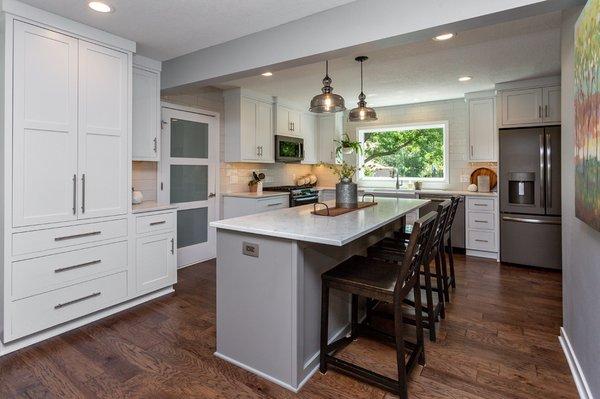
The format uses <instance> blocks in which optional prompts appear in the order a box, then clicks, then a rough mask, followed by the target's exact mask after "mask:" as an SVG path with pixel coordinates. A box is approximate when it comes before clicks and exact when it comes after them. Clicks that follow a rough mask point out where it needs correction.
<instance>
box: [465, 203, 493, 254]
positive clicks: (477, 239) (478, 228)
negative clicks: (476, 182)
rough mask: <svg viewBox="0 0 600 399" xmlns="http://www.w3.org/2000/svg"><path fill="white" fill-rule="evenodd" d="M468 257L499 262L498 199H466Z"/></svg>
mask: <svg viewBox="0 0 600 399" xmlns="http://www.w3.org/2000/svg"><path fill="white" fill-rule="evenodd" d="M466 203H467V206H466V215H465V224H466V226H467V227H466V247H467V248H466V249H467V255H472V256H479V257H483V258H491V259H496V260H499V254H498V248H499V234H498V232H499V229H498V198H497V197H481V196H467V197H466Z"/></svg>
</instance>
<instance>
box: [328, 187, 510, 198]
mask: <svg viewBox="0 0 600 399" xmlns="http://www.w3.org/2000/svg"><path fill="white" fill-rule="evenodd" d="M317 189H319V190H335V187H317ZM358 190H359V191H364V192H365V193H373V194H387V195H393V194H438V195H444V194H448V195H465V196H470V197H497V196H498V192H497V191H492V192H489V193H480V192H478V191H475V192H473V191H463V190H443V189H424V190H409V189H404V188H401V189H398V190H396V189H395V188H381V187H360V186H359V187H358Z"/></svg>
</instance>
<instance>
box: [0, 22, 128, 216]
mask: <svg viewBox="0 0 600 399" xmlns="http://www.w3.org/2000/svg"><path fill="white" fill-rule="evenodd" d="M13 52H14V61H13V69H14V78H13V91H14V99H13V115H14V116H13V123H14V129H13V135H12V136H13V149H12V150H13V151H12V153H13V173H12V176H13V198H12V200H13V207H12V210H13V225H14V226H28V225H35V224H42V223H52V222H64V221H72V220H76V219H83V218H89V217H99V216H110V215H116V214H124V213H126V212H127V209H128V199H129V192H128V182H127V177H128V169H129V165H128V162H127V161H128V140H127V137H128V101H127V98H128V92H129V85H128V76H129V75H128V65H129V64H128V54H127V53H124V52H120V51H116V50H113V49H110V48H107V47H103V46H99V45H97V44H92V43H88V42H86V41H83V40H78V39H75V38H72V37H69V36H65V35H62V34H59V33H56V32H54V31H51V30H47V29H44V28H41V27H38V26H34V25H30V24H28V23H24V22H20V21H15V23H14V50H13Z"/></svg>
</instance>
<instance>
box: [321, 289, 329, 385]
mask: <svg viewBox="0 0 600 399" xmlns="http://www.w3.org/2000/svg"><path fill="white" fill-rule="evenodd" d="M328 338H329V286H328V285H327V283H326V282H323V284H322V288H321V353H320V354H319V371H320V372H321V373H323V374H325V373H326V372H327V360H326V359H325V355H326V354H327V339H328Z"/></svg>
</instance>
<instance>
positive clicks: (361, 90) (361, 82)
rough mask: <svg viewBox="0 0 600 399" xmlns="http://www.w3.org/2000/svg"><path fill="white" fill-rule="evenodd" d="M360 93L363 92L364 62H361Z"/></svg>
mask: <svg viewBox="0 0 600 399" xmlns="http://www.w3.org/2000/svg"><path fill="white" fill-rule="evenodd" d="M360 92H361V93H362V92H363V62H362V61H361V62H360Z"/></svg>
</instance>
